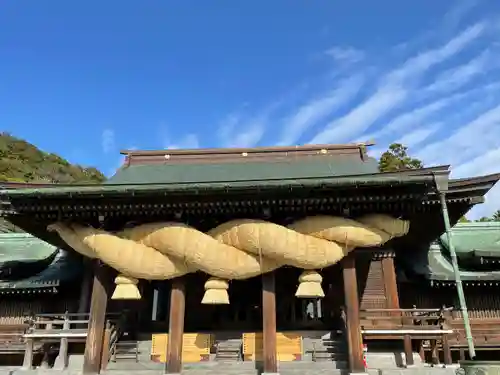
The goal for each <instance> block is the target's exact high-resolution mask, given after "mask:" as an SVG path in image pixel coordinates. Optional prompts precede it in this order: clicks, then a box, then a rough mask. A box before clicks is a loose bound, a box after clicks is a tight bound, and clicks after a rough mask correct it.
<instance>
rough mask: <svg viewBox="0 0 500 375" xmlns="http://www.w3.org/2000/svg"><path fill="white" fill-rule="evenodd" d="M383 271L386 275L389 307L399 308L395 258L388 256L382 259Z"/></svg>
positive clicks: (385, 282)
mask: <svg viewBox="0 0 500 375" xmlns="http://www.w3.org/2000/svg"><path fill="white" fill-rule="evenodd" d="M382 273H383V275H384V276H383V277H384V289H385V296H386V298H387V308H388V309H399V296H398V285H397V281H396V270H395V268H394V258H392V257H387V258H384V259H382Z"/></svg>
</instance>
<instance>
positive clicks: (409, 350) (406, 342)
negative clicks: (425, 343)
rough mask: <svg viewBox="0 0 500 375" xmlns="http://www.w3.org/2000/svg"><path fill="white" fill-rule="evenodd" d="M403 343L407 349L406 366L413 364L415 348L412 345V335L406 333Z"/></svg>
mask: <svg viewBox="0 0 500 375" xmlns="http://www.w3.org/2000/svg"><path fill="white" fill-rule="evenodd" d="M403 345H404V350H405V361H406V366H407V367H409V366H413V365H414V364H415V362H414V361H413V348H412V345H411V336H410V335H404V337H403Z"/></svg>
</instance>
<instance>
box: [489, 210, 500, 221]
mask: <svg viewBox="0 0 500 375" xmlns="http://www.w3.org/2000/svg"><path fill="white" fill-rule="evenodd" d="M491 219H492V220H493V221H500V210H497V211H496V212H495V213H494V214H493V216H492V217H491Z"/></svg>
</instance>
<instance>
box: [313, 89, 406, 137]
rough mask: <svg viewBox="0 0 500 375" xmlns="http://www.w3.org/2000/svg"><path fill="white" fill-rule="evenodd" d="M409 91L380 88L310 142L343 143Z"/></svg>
mask: <svg viewBox="0 0 500 375" xmlns="http://www.w3.org/2000/svg"><path fill="white" fill-rule="evenodd" d="M406 95H407V91H406V90H405V89H403V88H402V87H398V86H385V87H382V88H380V89H379V90H378V91H377V92H376V93H375V94H374V95H373V96H371V97H370V98H369V99H367V100H366V101H365V102H363V103H362V104H360V105H359V106H358V107H356V108H355V109H353V110H352V111H351V112H349V113H348V114H347V115H345V116H344V117H342V118H340V119H338V120H335V121H333V122H331V123H330V124H328V125H327V126H326V127H325V128H324V129H323V130H322V131H321V132H319V133H318V134H316V135H315V136H314V137H313V138H312V139H311V141H310V142H309V143H311V144H314V143H318V144H324V143H343V142H348V141H350V140H351V139H352V138H353V137H354V136H356V135H358V134H360V133H363V132H364V131H365V130H366V129H367V128H368V127H370V125H371V124H372V123H373V122H374V121H376V120H377V119H379V118H380V117H382V116H383V115H384V114H386V113H387V112H388V111H390V110H391V109H392V108H394V106H396V105H397V104H398V103H400V102H401V101H402V100H404V98H405V97H406Z"/></svg>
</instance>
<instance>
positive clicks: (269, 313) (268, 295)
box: [262, 272, 278, 374]
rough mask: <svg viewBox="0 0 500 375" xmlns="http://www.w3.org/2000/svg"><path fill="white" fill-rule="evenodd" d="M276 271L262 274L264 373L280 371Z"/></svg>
mask: <svg viewBox="0 0 500 375" xmlns="http://www.w3.org/2000/svg"><path fill="white" fill-rule="evenodd" d="M274 277H275V275H274V272H268V273H265V274H263V275H262V345H263V355H264V366H263V368H264V374H276V373H278V362H277V359H276V292H275V279H274Z"/></svg>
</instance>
